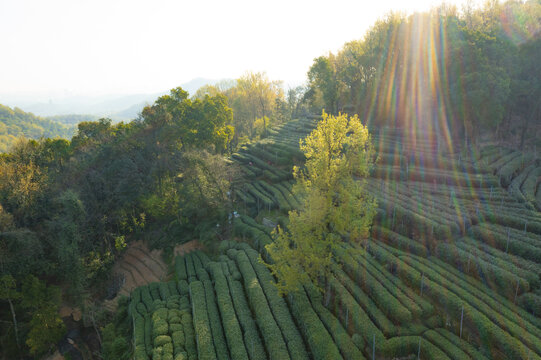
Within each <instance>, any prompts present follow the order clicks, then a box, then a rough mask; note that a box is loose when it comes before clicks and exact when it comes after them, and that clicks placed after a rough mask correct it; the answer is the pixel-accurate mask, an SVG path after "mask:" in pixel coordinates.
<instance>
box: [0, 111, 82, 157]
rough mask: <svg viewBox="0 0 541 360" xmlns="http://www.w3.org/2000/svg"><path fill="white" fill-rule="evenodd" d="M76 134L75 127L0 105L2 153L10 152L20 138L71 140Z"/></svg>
mask: <svg viewBox="0 0 541 360" xmlns="http://www.w3.org/2000/svg"><path fill="white" fill-rule="evenodd" d="M74 133H75V127H74V126H68V125H63V124H60V123H57V122H54V121H51V120H47V119H44V118H42V117H39V116H36V115H34V114H32V113H27V112H24V111H22V110H21V109H19V108H17V107H15V108H13V109H12V108H10V107H8V106H4V105H2V104H0V152H6V151H8V150H9V148H10V147H11V146H12V145H13V144H14V143H15V141H16V140H17V138H19V137H26V138H30V139H39V138H40V137H45V138H55V137H62V138H71V137H72V136H73V134H74Z"/></svg>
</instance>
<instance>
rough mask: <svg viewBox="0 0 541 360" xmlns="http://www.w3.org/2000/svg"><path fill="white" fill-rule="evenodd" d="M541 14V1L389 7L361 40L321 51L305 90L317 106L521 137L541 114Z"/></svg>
mask: <svg viewBox="0 0 541 360" xmlns="http://www.w3.org/2000/svg"><path fill="white" fill-rule="evenodd" d="M540 17H541V4H540V3H539V1H526V2H520V1H507V2H505V3H499V2H497V1H489V2H487V3H486V4H485V5H484V6H483V7H481V8H478V9H474V8H472V7H471V6H470V7H466V8H463V9H462V11H460V12H459V11H458V10H457V9H456V7H453V6H449V5H441V6H439V7H437V8H435V9H433V10H432V11H431V12H428V13H416V14H414V15H411V16H404V15H401V14H396V13H392V14H390V15H388V16H387V17H385V18H384V19H381V20H379V21H377V22H376V23H375V24H374V25H373V26H372V27H371V28H370V30H369V31H368V32H367V33H366V34H365V35H364V37H363V38H362V39H360V40H355V41H351V42H348V43H346V44H345V45H344V46H343V47H342V49H340V50H339V51H338V52H337V53H336V54H334V53H329V54H327V55H323V56H320V57H318V58H316V59H315V60H314V62H313V64H312V66H311V68H310V70H309V72H308V79H309V91H308V92H307V94H306V98H307V100H309V101H310V102H311V104H312V106H313V108H314V109H321V108H325V109H326V110H327V111H330V112H333V113H336V112H338V111H348V112H354V113H358V114H359V115H361V118H363V119H368V120H369V121H370V122H371V123H372V124H378V125H389V126H393V127H394V126H399V127H403V128H405V129H408V130H411V131H417V132H419V131H421V130H422V131H424V132H432V131H435V132H439V133H442V134H445V135H449V136H450V137H452V138H453V140H455V143H456V142H457V141H456V140H460V142H463V140H464V139H467V140H469V141H474V142H475V141H477V140H478V139H479V138H480V136H482V135H483V134H484V133H485V132H490V133H493V134H494V135H496V136H497V137H499V138H500V139H505V140H513V141H515V144H516V145H519V146H523V145H524V144H525V142H526V140H528V139H530V140H535V137H536V131H535V130H538V128H539V123H540V120H541V100H540V99H541V66H540V62H539V58H540V56H541V23H540V22H539V19H540ZM435 120H437V121H435Z"/></svg>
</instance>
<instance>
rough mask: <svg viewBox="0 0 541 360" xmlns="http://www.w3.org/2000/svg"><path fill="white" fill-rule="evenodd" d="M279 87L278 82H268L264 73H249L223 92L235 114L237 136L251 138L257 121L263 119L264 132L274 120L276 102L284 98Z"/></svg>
mask: <svg viewBox="0 0 541 360" xmlns="http://www.w3.org/2000/svg"><path fill="white" fill-rule="evenodd" d="M281 86H282V84H281V82H280V81H271V80H269V79H268V77H267V75H266V74H265V73H251V72H249V73H246V74H245V75H244V76H242V77H240V78H239V79H237V84H236V86H235V87H234V88H231V89H229V90H227V91H226V92H225V94H226V95H227V97H228V98H229V102H230V105H231V106H232V107H233V110H234V112H235V118H234V121H235V128H237V129H239V134H247V135H249V136H250V137H251V138H253V137H254V136H255V135H256V134H255V126H254V124H255V122H256V120H257V119H263V120H262V121H263V132H264V133H265V132H266V129H267V127H268V126H269V125H270V124H269V122H273V120H275V114H276V110H277V109H276V100H277V99H280V100H283V98H284V94H283V91H282V88H281ZM266 118H267V119H268V120H267V119H266Z"/></svg>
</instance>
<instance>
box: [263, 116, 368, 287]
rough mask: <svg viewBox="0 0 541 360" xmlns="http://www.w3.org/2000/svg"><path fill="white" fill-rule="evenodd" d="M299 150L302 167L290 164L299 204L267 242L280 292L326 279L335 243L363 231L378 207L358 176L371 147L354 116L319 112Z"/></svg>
mask: <svg viewBox="0 0 541 360" xmlns="http://www.w3.org/2000/svg"><path fill="white" fill-rule="evenodd" d="M301 150H302V151H303V152H304V154H305V156H306V159H307V160H306V164H305V167H304V168H303V169H301V168H298V167H295V168H294V170H293V171H294V177H295V179H296V181H297V182H296V184H295V186H294V187H293V192H294V194H295V196H298V197H300V198H301V199H302V206H301V208H300V209H299V210H296V211H291V212H290V213H289V226H288V228H287V229H281V228H280V227H279V228H278V231H277V233H276V236H275V238H276V239H275V242H273V243H272V244H269V245H267V246H266V249H267V251H268V253H269V255H270V258H271V259H272V261H273V262H274V263H273V264H267V266H268V267H269V268H270V270H271V271H272V273H273V274H274V275H275V276H276V278H277V279H278V282H277V286H278V289H279V291H280V292H281V293H288V292H290V291H294V290H295V289H297V288H298V287H299V286H300V285H302V284H304V283H306V282H308V281H312V282H314V283H315V284H316V285H320V284H321V282H322V280H326V279H327V276H328V274H329V271H330V270H331V266H332V263H333V261H332V260H333V258H332V253H333V249H334V248H335V247H336V246H338V245H339V244H340V243H341V242H343V241H346V242H359V241H361V240H362V239H363V238H364V237H366V236H367V235H368V231H369V229H370V225H371V223H372V219H373V217H374V215H375V211H376V202H375V200H374V199H373V198H372V196H370V195H369V194H368V193H366V192H365V190H364V185H365V181H364V180H362V178H363V177H366V176H368V175H369V172H370V169H371V168H372V166H373V164H374V155H375V150H374V147H373V145H372V143H371V137H370V134H369V133H368V129H367V128H366V127H365V126H364V125H362V124H361V121H360V120H359V118H358V117H357V116H353V117H350V118H348V116H347V115H342V114H340V115H338V116H336V117H335V116H330V115H327V114H326V113H325V112H323V120H322V121H321V122H320V123H319V124H318V127H317V128H316V129H315V130H314V131H312V133H311V134H310V135H309V136H308V137H307V138H306V139H305V140H304V141H301ZM356 176H357V177H360V178H361V179H358V178H355V177H356Z"/></svg>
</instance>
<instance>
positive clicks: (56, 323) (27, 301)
mask: <svg viewBox="0 0 541 360" xmlns="http://www.w3.org/2000/svg"><path fill="white" fill-rule="evenodd" d="M21 294H22V299H21V305H22V306H23V307H24V308H25V309H27V310H29V311H30V312H31V313H32V319H31V320H30V331H29V333H28V335H27V337H26V344H27V345H28V347H29V348H30V354H32V355H34V356H38V355H42V354H44V353H46V352H48V351H49V350H51V349H52V348H53V346H54V345H55V344H56V343H58V341H59V340H60V339H61V338H62V336H64V334H65V332H66V326H65V325H64V322H63V321H62V319H61V318H60V316H59V315H58V306H59V304H60V298H61V293H60V289H59V288H57V287H55V286H47V285H46V284H45V282H43V281H41V280H39V279H38V278H36V277H35V276H32V275H28V276H27V277H26V278H25V279H24V281H23V283H22V291H21Z"/></svg>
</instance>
